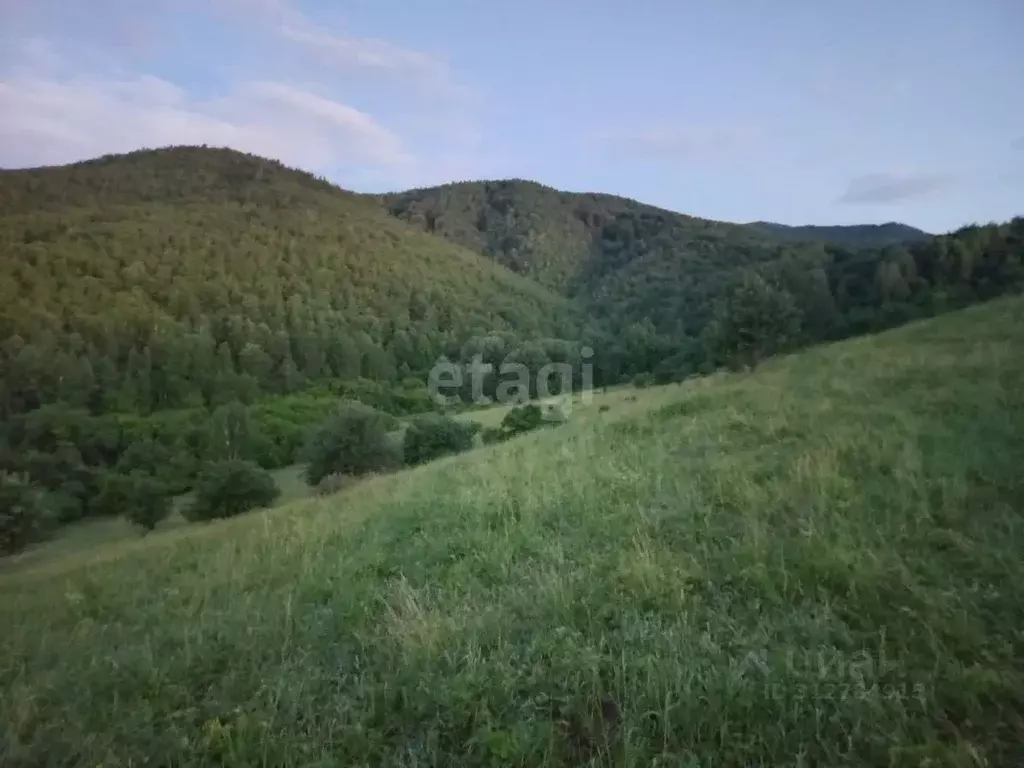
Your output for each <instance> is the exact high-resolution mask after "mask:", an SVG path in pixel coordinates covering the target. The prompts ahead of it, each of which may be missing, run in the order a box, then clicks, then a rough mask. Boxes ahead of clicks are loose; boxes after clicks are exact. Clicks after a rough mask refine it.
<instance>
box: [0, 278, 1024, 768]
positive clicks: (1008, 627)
mask: <svg viewBox="0 0 1024 768" xmlns="http://www.w3.org/2000/svg"><path fill="white" fill-rule="evenodd" d="M612 394H614V398H613V400H614V401H613V402H609V403H607V404H608V405H609V409H608V410H607V411H602V410H601V409H600V408H594V407H589V408H585V409H579V410H576V411H574V412H573V415H572V417H571V418H570V421H569V422H568V423H567V424H565V425H563V426H559V427H556V428H553V429H544V430H539V431H538V432H534V433H531V434H529V435H526V436H523V437H519V438H516V439H513V440H511V441H509V442H507V443H503V444H499V445H493V446H488V447H482V448H479V449H477V450H474V451H472V452H469V453H466V454H463V455H460V456H456V457H452V458H448V459H443V460H440V461H437V462H434V463H431V464H427V465H424V466H421V467H419V468H416V469H411V470H406V471H402V472H400V473H396V474H394V475H388V476H380V477H376V478H373V479H370V480H367V481H365V482H361V483H359V484H356V485H355V486H354V487H353V488H352V489H351V490H348V491H345V492H343V493H342V494H340V495H338V496H335V497H330V498H327V499H303V500H298V501H294V502H292V503H290V504H286V505H284V506H282V507H278V508H276V509H273V510H270V511H267V512H262V513H254V514H249V515H245V516H242V517H240V518H236V519H232V520H229V521H224V522H221V523H212V524H207V525H203V526H200V527H195V526H193V527H183V528H181V529H180V530H179V531H174V532H168V533H167V534H157V535H153V536H149V537H146V538H144V539H139V540H135V541H130V542H127V543H126V542H123V541H122V542H116V543H115V544H111V545H109V549H108V550H106V551H105V550H104V545H98V546H97V547H96V548H91V549H89V555H88V557H83V558H80V559H75V558H67V559H60V558H57V559H52V560H47V561H46V562H45V563H40V564H39V565H38V567H31V568H24V569H13V570H11V571H10V572H7V573H0V625H2V626H3V628H4V630H3V632H2V633H0V720H2V722H3V730H2V731H0V765H3V766H5V767H6V766H18V767H20V766H57V765H61V766H64V765H89V766H98V765H104V766H114V765H117V766H128V765H133V766H134V765H159V766H169V765H226V766H259V765H266V766H299V765H302V766H334V765H343V766H357V765H396V766H426V765H438V766H457V765H473V766H482V765H487V766H510V765H530V766H533V765H587V764H593V765H618V766H649V765H666V766H667V765H672V766H676V765H685V766H698V765H699V766H739V765H771V766H785V765H792V766H798V765H799V766H817V765H829V766H840V765H851V766H853V765H858V766H860V765H880V766H982V765H991V766H1004V765H1005V766H1011V765H1021V764H1024V558H1022V557H1021V552H1022V551H1024V518H1022V510H1024V473H1022V472H1021V459H1022V458H1024V300H1022V299H1021V298H1005V299H1001V300H998V301H995V302H991V303H989V304H986V305H981V306H976V307H973V308H970V309H967V310H963V311H960V312H957V313H953V314H948V315H945V316H942V317H939V318H935V319H932V320H928V321H924V322H917V323H913V324H910V325H907V326H905V327H903V328H901V329H899V330H895V331H890V332H887V333H885V334H881V335H878V336H866V337H862V338H858V339H855V340H851V341H846V342H842V343H837V344H832V345H826V346H820V347H816V348H813V349H811V350H808V351H805V352H802V353H800V354H796V355H792V356H789V357H783V358H776V359H773V360H770V361H768V362H767V363H765V364H764V365H763V366H761V367H760V368H758V369H757V370H756V371H755V372H753V373H736V374H725V373H720V374H715V375H713V376H709V377H704V378H699V379H691V380H688V381H687V382H684V383H683V384H681V385H671V386H668V387H657V388H652V389H647V390H636V391H634V392H628V391H625V390H620V391H618V392H616V393H610V395H609V397H610V398H611V397H612ZM634 396H635V397H636V400H635V401H634V400H630V399H629V398H631V397H634ZM104 552H105V553H104Z"/></svg>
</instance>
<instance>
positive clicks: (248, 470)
mask: <svg viewBox="0 0 1024 768" xmlns="http://www.w3.org/2000/svg"><path fill="white" fill-rule="evenodd" d="M194 494H195V498H194V499H193V501H192V503H191V504H190V505H189V507H188V509H187V510H186V514H185V516H186V517H187V518H188V519H189V520H212V519H214V518H220V517H233V516H235V515H240V514H241V513H243V512H248V511H249V510H250V509H256V508H257V507H269V506H270V505H271V504H273V503H274V502H275V501H277V498H278V497H279V496H280V495H281V490H280V489H279V488H278V487H277V483H275V482H274V478H273V477H271V475H270V473H269V472H267V471H266V470H265V469H260V468H259V467H258V466H256V465H255V464H252V463H251V462H248V461H242V460H241V459H229V460H227V461H220V462H216V463H214V464H210V465H208V466H207V467H206V469H204V470H203V471H202V473H201V474H200V475H199V481H198V483H197V484H196V487H195V491H194Z"/></svg>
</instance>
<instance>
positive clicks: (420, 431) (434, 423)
mask: <svg viewBox="0 0 1024 768" xmlns="http://www.w3.org/2000/svg"><path fill="white" fill-rule="evenodd" d="M479 431H480V424H479V423H477V422H475V421H470V422H461V421H458V420H456V419H453V418H451V417H450V416H444V415H442V414H439V413H432V414H427V415H424V416H418V417H417V418H415V419H413V420H412V422H411V423H410V424H409V427H408V428H407V429H406V430H405V438H404V442H403V446H404V455H405V460H406V462H408V463H409V464H422V463H424V462H427V461H432V460H433V459H437V458H440V457H441V456H446V455H448V454H452V453H461V452H462V451H468V450H469V449H470V448H472V447H473V437H474V436H475V435H476V433H477V432H479Z"/></svg>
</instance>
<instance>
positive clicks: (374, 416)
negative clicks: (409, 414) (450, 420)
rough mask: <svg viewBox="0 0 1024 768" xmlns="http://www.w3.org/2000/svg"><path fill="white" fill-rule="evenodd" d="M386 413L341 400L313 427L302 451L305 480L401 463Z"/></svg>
mask: <svg viewBox="0 0 1024 768" xmlns="http://www.w3.org/2000/svg"><path fill="white" fill-rule="evenodd" d="M391 426H392V424H391V423H390V421H389V419H388V417H387V416H386V415H385V414H383V413H381V412H380V411H377V410H374V409H373V408H370V407H369V406H366V405H362V404H361V403H344V404H343V405H341V407H339V408H338V409H337V410H336V411H335V412H334V413H333V414H331V416H330V417H329V418H328V419H327V421H326V422H325V423H324V424H323V425H321V426H320V427H318V428H316V429H314V430H313V432H312V433H311V434H310V436H309V440H308V442H307V443H306V446H305V448H304V450H303V452H302V459H303V461H304V462H305V463H306V482H307V483H309V484H310V485H316V484H317V483H319V482H320V481H321V480H322V479H323V478H324V477H326V476H327V475H333V474H337V473H340V474H345V475H365V474H368V473H370V472H384V471H387V470H390V469H395V468H396V467H398V466H400V465H401V462H402V456H401V445H400V444H398V443H397V442H396V440H395V439H394V438H392V436H391V435H390V434H389V433H388V430H389V428H390V427H391Z"/></svg>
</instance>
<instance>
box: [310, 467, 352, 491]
mask: <svg viewBox="0 0 1024 768" xmlns="http://www.w3.org/2000/svg"><path fill="white" fill-rule="evenodd" d="M347 485H348V478H347V477H346V476H345V475H343V474H341V473H340V472H336V473H334V474H333V475H327V477H325V478H323V479H322V480H321V481H320V482H319V483H317V484H316V495H317V496H331V495H333V494H335V493H339V492H340V491H343V490H344V489H345V486H347Z"/></svg>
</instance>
